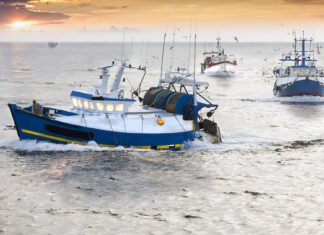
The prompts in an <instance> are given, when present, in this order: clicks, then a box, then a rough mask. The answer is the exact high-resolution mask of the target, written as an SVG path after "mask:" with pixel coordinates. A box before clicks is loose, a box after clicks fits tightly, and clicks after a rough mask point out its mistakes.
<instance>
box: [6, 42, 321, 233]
mask: <svg viewBox="0 0 324 235" xmlns="http://www.w3.org/2000/svg"><path fill="white" fill-rule="evenodd" d="M213 46H215V44H212V43H208V44H205V45H203V44H198V47H197V55H198V56H197V62H196V65H197V70H198V72H199V70H200V61H201V60H202V59H203V58H202V52H203V51H204V47H205V48H206V49H212V47H213ZM224 47H225V49H226V51H227V53H228V54H234V55H235V56H236V57H237V59H238V67H237V71H236V76H235V77H234V78H231V79H224V78H222V79H220V78H212V77H206V76H204V75H201V74H199V75H198V78H197V79H198V80H201V81H208V82H209V84H210V87H209V89H208V90H207V91H204V92H203V94H204V95H205V96H207V97H208V98H209V99H211V100H213V101H215V102H216V103H217V104H219V109H218V110H217V111H216V112H215V115H214V120H215V121H217V122H218V124H219V125H220V127H221V131H222V134H223V140H224V142H223V143H221V144H216V145H215V144H211V143H208V142H207V141H199V140H197V141H195V142H193V143H192V144H191V145H190V146H189V147H188V148H186V149H184V150H182V151H179V152H169V151H152V150H148V151H146V150H145V151H144V150H134V149H124V148H115V149H108V148H98V147H96V146H92V145H89V146H78V145H57V144H50V143H36V142H35V141H18V137H17V134H16V132H15V130H13V129H12V128H11V127H10V126H12V125H13V121H12V119H11V116H10V113H9V110H8V108H7V103H10V102H17V103H19V104H22V105H27V104H30V103H31V101H32V100H33V99H37V100H38V101H39V102H40V103H43V104H45V105H50V106H56V107H66V108H69V107H70V99H69V93H70V91H71V89H72V88H73V87H74V86H75V84H82V86H89V85H92V84H100V80H99V79H98V72H97V70H96V68H97V67H99V66H103V65H109V64H111V62H112V61H113V60H114V58H116V57H120V56H121V54H122V51H123V50H122V44H121V43H60V45H59V46H58V47H57V48H55V49H50V48H48V46H47V44H46V43H1V44H0V113H1V115H0V177H1V184H0V234H2V233H3V234H59V233H61V234H322V231H323V229H324V222H323V221H324V206H323V205H324V204H323V202H324V186H323V185H324V184H323V180H324V154H323V152H324V118H323V116H324V99H323V98H318V97H299V98H277V97H274V96H273V94H272V87H273V84H274V82H275V78H274V77H273V76H272V69H273V67H274V66H276V65H277V64H278V59H279V57H280V54H281V52H287V51H289V50H291V49H290V47H291V45H290V44H288V43H287V44H283V43H282V44H280V43H275V44H271V43H268V44H266V43H238V44H234V43H224ZM161 48H162V45H161V43H149V44H144V45H142V44H141V43H135V44H134V45H133V47H132V46H131V45H130V44H126V45H125V46H124V54H126V55H127V56H128V57H129V58H130V59H131V61H132V63H133V65H134V66H138V65H147V67H148V74H147V77H146V80H145V86H144V88H145V87H146V88H148V87H150V86H153V85H155V84H157V82H158V77H159V70H160V58H161ZM166 48H167V49H166V51H167V54H166V59H165V68H167V67H169V64H170V62H171V53H170V52H171V50H170V49H169V48H170V45H169V44H168V45H167V47H166ZM191 54H192V51H191ZM174 55H175V56H174V58H173V65H174V67H177V66H181V67H182V66H186V65H187V61H188V46H187V45H186V44H184V43H177V44H176V45H175V47H174ZM317 58H318V60H319V61H318V64H319V65H321V64H322V65H324V56H323V54H320V55H317ZM192 62H193V61H192V59H191V63H192ZM141 75H142V74H141V73H140V72H137V71H128V72H126V73H125V78H126V82H125V83H123V87H124V89H125V91H126V94H127V92H128V91H129V90H130V89H131V87H132V86H133V87H136V86H137V84H138V82H139V81H140V78H141Z"/></svg>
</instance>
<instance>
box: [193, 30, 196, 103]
mask: <svg viewBox="0 0 324 235" xmlns="http://www.w3.org/2000/svg"><path fill="white" fill-rule="evenodd" d="M196 49H197V35H196V34H195V42H194V69H193V87H192V91H193V98H194V100H193V105H194V106H197V91H196V89H197V87H196Z"/></svg>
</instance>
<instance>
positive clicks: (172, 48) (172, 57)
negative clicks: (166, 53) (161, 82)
mask: <svg viewBox="0 0 324 235" xmlns="http://www.w3.org/2000/svg"><path fill="white" fill-rule="evenodd" d="M175 29H176V25H175V24H174V25H173V35H172V44H171V50H172V52H171V65H170V72H172V67H173V59H174V38H175Z"/></svg>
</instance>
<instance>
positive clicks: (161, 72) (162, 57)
mask: <svg viewBox="0 0 324 235" xmlns="http://www.w3.org/2000/svg"><path fill="white" fill-rule="evenodd" d="M165 38H166V33H164V39H163V48H162V56H161V71H160V81H159V87H161V83H162V75H163V60H164V49H165Z"/></svg>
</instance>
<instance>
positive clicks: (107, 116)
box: [106, 114, 117, 145]
mask: <svg viewBox="0 0 324 235" xmlns="http://www.w3.org/2000/svg"><path fill="white" fill-rule="evenodd" d="M106 118H108V121H109V125H110V129H111V132H112V135H113V139H114V144H115V145H117V141H116V137H115V132H114V130H113V127H112V125H111V122H110V118H109V115H108V114H106Z"/></svg>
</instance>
